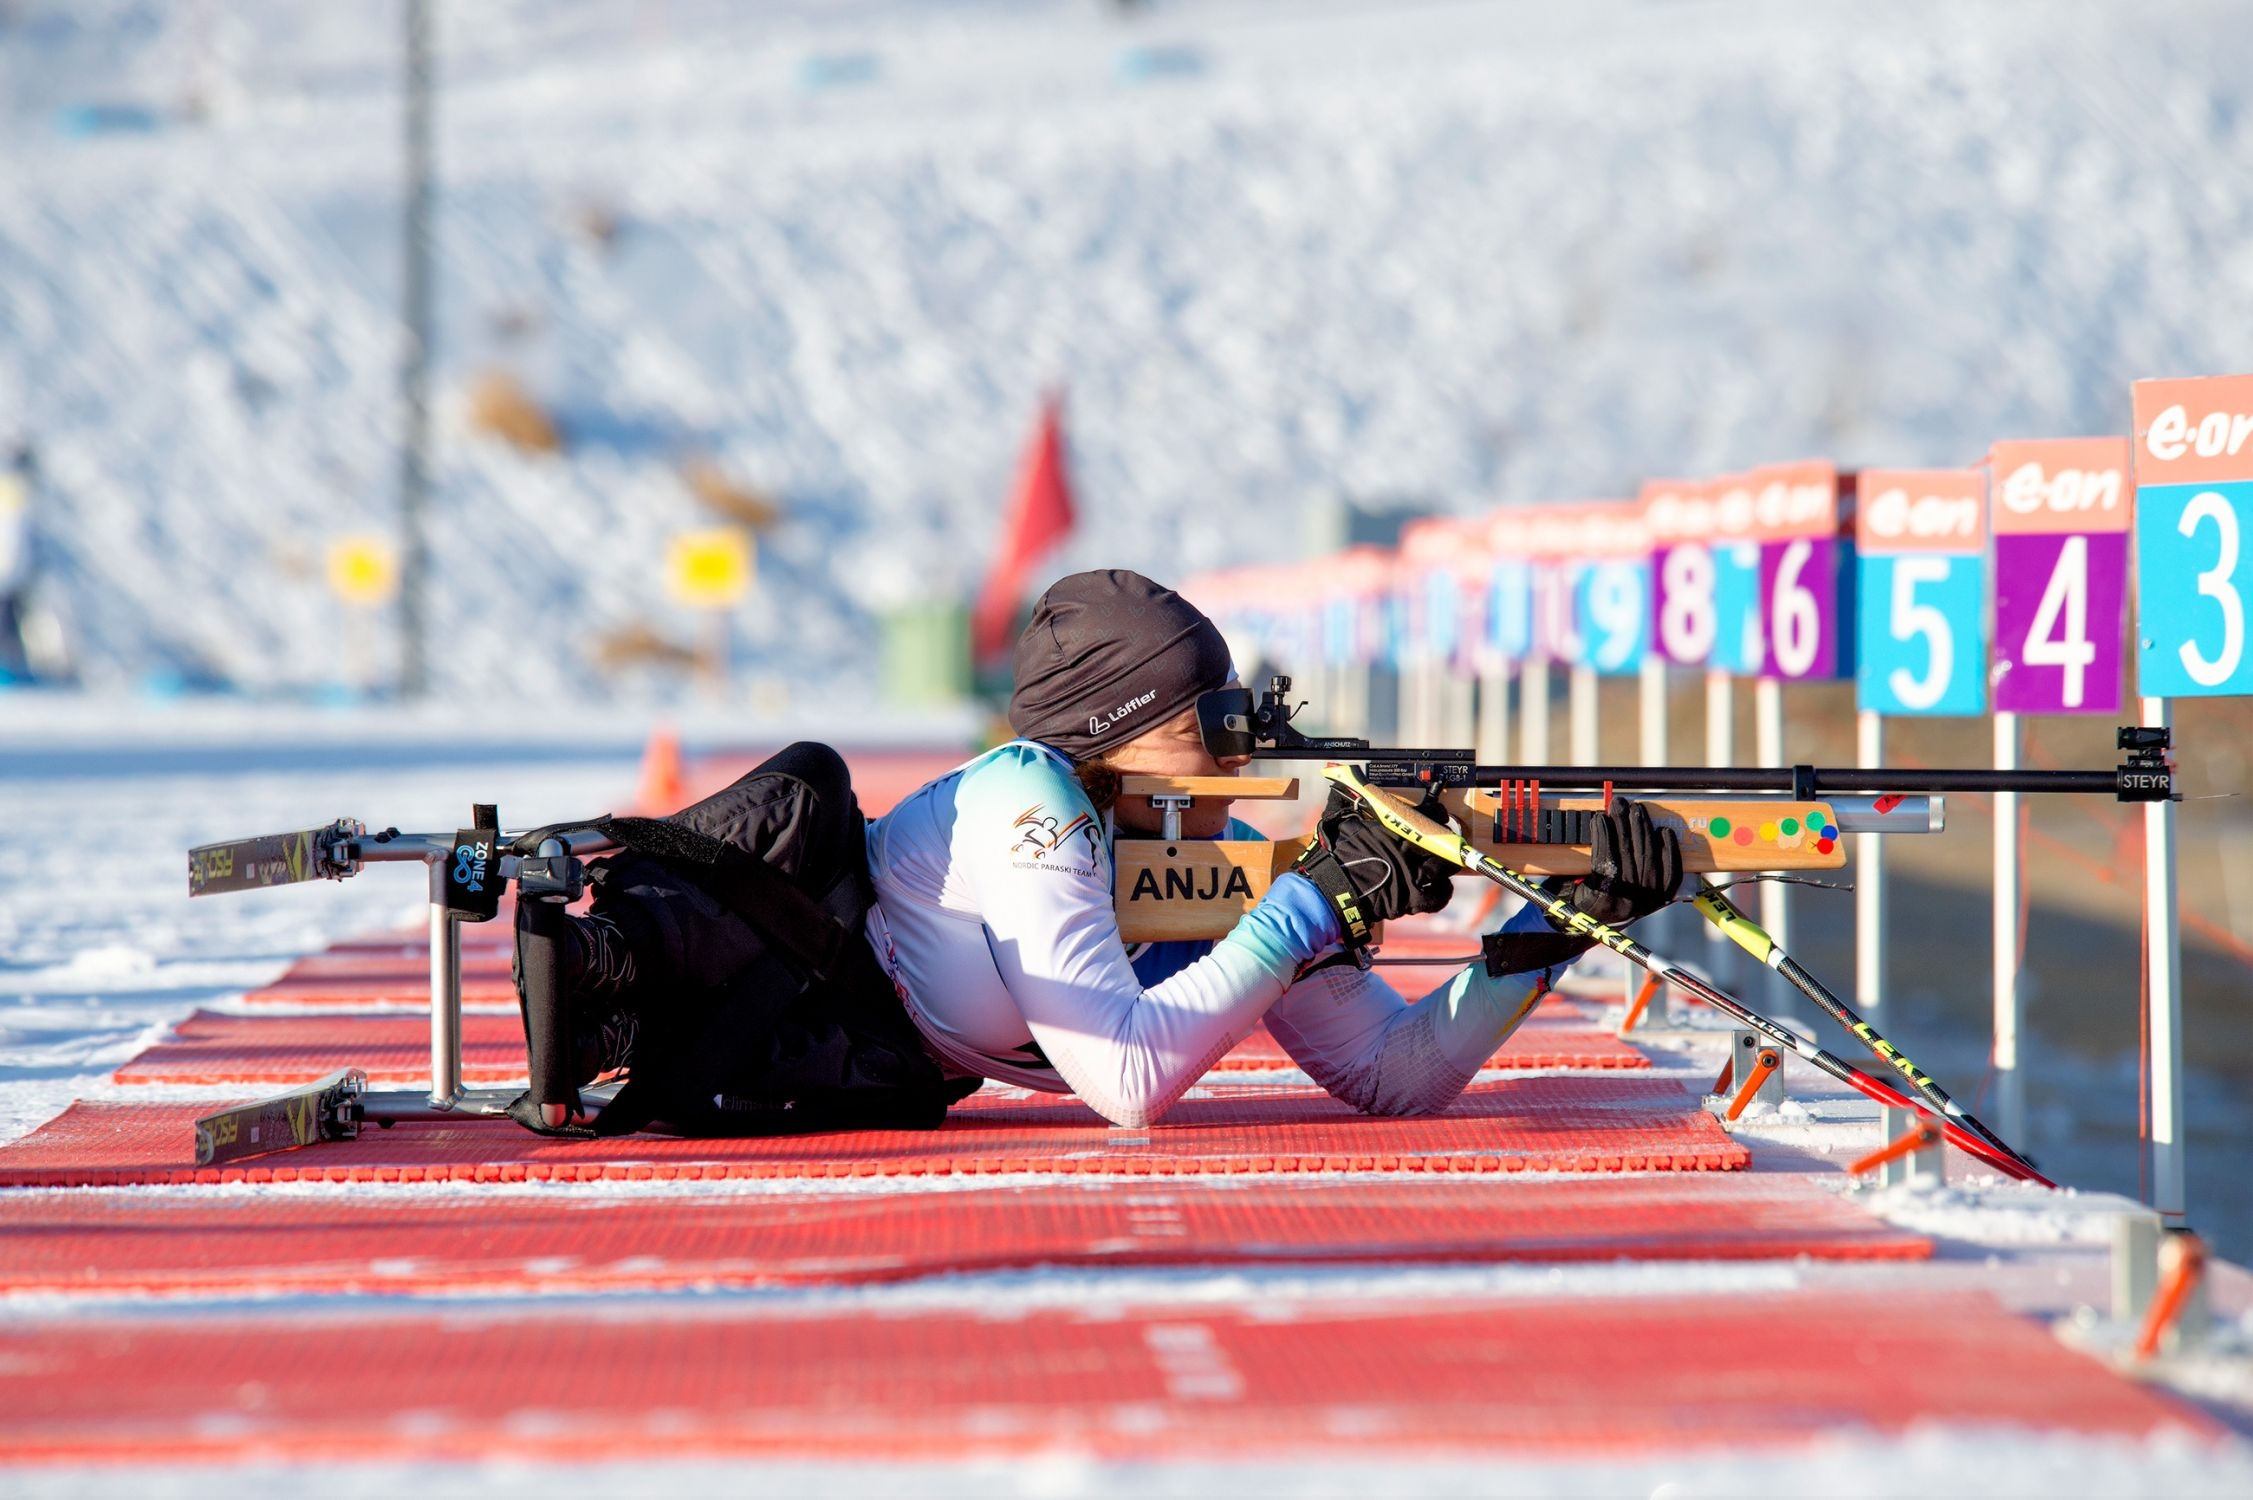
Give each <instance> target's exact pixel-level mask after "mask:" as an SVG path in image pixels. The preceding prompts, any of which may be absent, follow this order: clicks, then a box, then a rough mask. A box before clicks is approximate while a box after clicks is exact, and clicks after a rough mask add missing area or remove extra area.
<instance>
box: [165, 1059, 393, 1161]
mask: <svg viewBox="0 0 2253 1500" xmlns="http://www.w3.org/2000/svg"><path fill="white" fill-rule="evenodd" d="M367 1086H368V1075H367V1074H365V1073H363V1072H361V1071H360V1070H359V1069H358V1068H340V1069H338V1070H337V1071H336V1072H334V1073H331V1074H329V1076H328V1077H326V1078H323V1079H322V1080H320V1082H318V1083H309V1084H307V1085H305V1087H303V1088H301V1089H297V1090H295V1091H294V1092H291V1093H287V1094H278V1095H276V1096H275V1097H273V1098H271V1099H258V1100H254V1101H252V1102H251V1103H249V1104H238V1105H236V1106H235V1107H234V1108H232V1109H223V1110H221V1111H219V1113H217V1114H215V1115H205V1116H204V1117H203V1118H202V1119H200V1120H198V1121H196V1165H197V1166H199V1167H209V1166H215V1165H217V1164H218V1163H220V1162H227V1161H235V1160H237V1159H239V1158H241V1157H245V1156H258V1155H261V1154H263V1153H265V1152H268V1151H286V1150H288V1149H289V1148H291V1147H292V1146H310V1145H312V1144H313V1143H314V1142H315V1141H349V1140H352V1139H354V1138H355V1137H357V1136H358V1135H359V1134H360V1105H359V1100H360V1094H361V1091H362V1090H364V1089H366V1088H367Z"/></svg>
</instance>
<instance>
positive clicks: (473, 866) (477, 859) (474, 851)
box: [454, 839, 493, 891]
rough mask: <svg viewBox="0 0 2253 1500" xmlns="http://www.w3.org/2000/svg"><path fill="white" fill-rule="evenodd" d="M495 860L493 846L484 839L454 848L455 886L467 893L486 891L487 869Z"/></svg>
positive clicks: (457, 845)
mask: <svg viewBox="0 0 2253 1500" xmlns="http://www.w3.org/2000/svg"><path fill="white" fill-rule="evenodd" d="M492 858H493V846H492V845H491V844H489V843H486V842H485V841H484V840H483V839H480V840H478V841H477V842H476V843H474V844H456V845H455V846H454V884H456V885H458V886H460V887H461V888H462V889H463V890H465V891H483V890H484V889H485V869H486V866H487V864H488V863H490V862H491V860H492Z"/></svg>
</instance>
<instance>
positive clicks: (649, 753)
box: [634, 724, 686, 817]
mask: <svg viewBox="0 0 2253 1500" xmlns="http://www.w3.org/2000/svg"><path fill="white" fill-rule="evenodd" d="M685 795H686V794H685V793H684V792H683V790H682V778H681V739H680V736H679V735H677V734H675V733H674V732H673V731H672V729H671V728H669V727H667V726H666V725H663V724H660V725H658V726H657V727H656V728H655V729H652V730H651V731H650V732H649V743H648V745H647V746H645V747H644V748H643V750H642V756H641V786H640V788H639V789H638V790H636V791H635V793H634V802H635V805H636V807H635V810H636V811H638V812H643V813H647V814H648V815H649V816H651V817H657V816H659V815H661V814H664V813H669V812H671V811H673V809H675V808H677V807H679V806H680V805H681V801H682V799H683V797H684V796H685Z"/></svg>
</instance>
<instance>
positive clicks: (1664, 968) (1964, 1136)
mask: <svg viewBox="0 0 2253 1500" xmlns="http://www.w3.org/2000/svg"><path fill="white" fill-rule="evenodd" d="M1322 774H1323V776H1324V777H1325V778H1326V779H1327V780H1329V781H1331V782H1332V783H1334V784H1335V785H1337V786H1339V787H1342V788H1344V789H1345V790H1346V791H1347V792H1348V793H1349V794H1351V795H1352V796H1353V798H1354V799H1355V801H1357V802H1358V803H1359V804H1360V805H1361V806H1363V807H1365V808H1367V809H1368V810H1369V813H1370V815H1371V816H1373V817H1375V818H1376V819H1377V820H1378V821H1379V822H1381V823H1383V824H1384V825H1385V827H1386V828H1387V829H1389V830H1390V831H1391V832H1392V833H1393V834H1394V836H1396V837H1398V838H1400V839H1403V840H1405V841H1407V842H1408V843H1411V844H1414V845H1416V846H1417V847H1418V848H1420V849H1424V850H1426V851H1428V852H1430V853H1432V854H1436V855H1438V856H1439V857H1440V858H1442V859H1444V860H1447V861H1448V862H1449V863H1451V864H1457V865H1460V866H1462V867H1463V868H1464V869H1466V870H1468V871H1470V872H1471V873H1473V874H1475V875H1483V876H1485V877H1486V878H1487V879H1488V880H1491V881H1493V882H1494V883H1495V884H1497V885H1499V886H1501V887H1502V888H1503V889H1504V890H1506V891H1509V892H1511V893H1512V894H1513V895H1516V896H1520V897H1523V898H1524V899H1525V900H1526V901H1528V902H1530V903H1531V904H1532V905H1533V906H1534V907H1535V908H1536V909H1538V910H1539V911H1541V912H1542V913H1543V914H1544V915H1546V916H1548V917H1550V918H1551V919H1552V920H1553V921H1555V922H1557V923H1559V924H1561V925H1562V926H1563V927H1564V928H1565V929H1566V930H1568V931H1570V932H1571V933H1573V934H1575V935H1577V936H1580V937H1585V938H1588V939H1590V940H1591V941H1593V942H1597V943H1601V944H1602V945H1603V946H1605V947H1606V948H1609V949H1611V950H1612V951H1613V952H1614V953H1617V954H1618V955H1619V956H1620V957H1622V958H1624V959H1626V960H1627V961H1628V962H1629V963H1632V964H1634V965H1635V966H1636V967H1637V968H1640V969H1643V970H1645V971H1646V972H1648V973H1651V974H1654V975H1656V976H1657V977H1658V978H1659V979H1660V980H1661V981H1663V982H1665V983H1667V984H1671V985H1673V986H1675V987H1676V988H1678V989H1680V990H1681V991H1683V993H1685V994H1688V995H1692V996H1695V997H1696V998H1697V999H1700V1000H1703V1001H1704V1002H1705V1003H1706V1004H1707V1005H1710V1006H1711V1007H1713V1008H1714V1009H1715V1010H1717V1011H1720V1012H1721V1013H1722V1014H1723V1015H1726V1016H1728V1017H1729V1018H1730V1019H1732V1020H1734V1021H1736V1022H1738V1023H1739V1024H1740V1025H1743V1026H1745V1027H1747V1028H1748V1029H1750V1030H1753V1031H1757V1032H1758V1033H1760V1034H1761V1035H1762V1036H1764V1037H1766V1038H1768V1040H1770V1041H1772V1042H1774V1043H1776V1044H1777V1045H1778V1046H1780V1047H1783V1048H1785V1049H1787V1050H1788V1051H1790V1052H1792V1053H1794V1054H1795V1055H1797V1056H1798V1057H1800V1058H1801V1059H1802V1060H1804V1061H1806V1062H1808V1063H1809V1064H1811V1065H1813V1066H1814V1067H1815V1068H1817V1069H1818V1070H1820V1071H1821V1072H1823V1073H1826V1074H1828V1075H1829V1076H1831V1077H1832V1078H1835V1079H1837V1080H1838V1081H1839V1082H1841V1083H1844V1084H1846V1085H1847V1086H1849V1087H1850V1088H1853V1089H1856V1090H1858V1091H1860V1092H1861V1093H1863V1094H1866V1095H1868V1096H1869V1097H1870V1098H1872V1099H1875V1100H1877V1101H1878V1102H1879V1103H1880V1104H1886V1105H1890V1106H1892V1107H1893V1108H1895V1109H1905V1110H1908V1111H1910V1112H1911V1113H1913V1114H1917V1115H1921V1116H1924V1117H1926V1118H1928V1119H1931V1120H1932V1121H1933V1122H1934V1123H1935V1124H1936V1125H1938V1126H1939V1127H1940V1130H1941V1133H1942V1135H1943V1136H1945V1137H1946V1139H1947V1140H1948V1142H1949V1143H1950V1144H1951V1145H1954V1146H1956V1147H1957V1148H1959V1149H1960V1150H1962V1151H1964V1152H1965V1153H1966V1154H1967V1155H1970V1156H1973V1157H1976V1158H1978V1159H1979V1160H1980V1161H1983V1162H1985V1163H1987V1164H1988V1165H1990V1166H1992V1167H1995V1168H1996V1169H1997V1170H1999V1171H2002V1172H2004V1173H2007V1174H2008V1175H2010V1176H2012V1177H2016V1178H2019V1179H2021V1180H2023V1181H2028V1182H2037V1183H2040V1184H2041V1185H2042V1186H2044V1187H2050V1188H2054V1187H2056V1186H2057V1184H2056V1183H2054V1182H2052V1181H2050V1180H2049V1179H2048V1178H2047V1177H2044V1176H2043V1175H2042V1174H2041V1172H2040V1170H2039V1169H2037V1168H2036V1167H2035V1166H2034V1164H2033V1163H2031V1162H2029V1161H2027V1160H2026V1159H2025V1158H2023V1157H2021V1156H2019V1155H2018V1153H2017V1152H2015V1151H2012V1150H2010V1149H2009V1148H2008V1147H2001V1148H1998V1147H1996V1146H1993V1145H1990V1144H1989V1143H1988V1142H1987V1141H1985V1140H1982V1139H1981V1138H1980V1137H1979V1136H1977V1135H1974V1134H1973V1133H1972V1132H1970V1131H1968V1130H1966V1129H1964V1128H1963V1127H1962V1126H1961V1125H1958V1124H1957V1123H1956V1122H1955V1121H1954V1120H1951V1119H1950V1118H1948V1117H1947V1116H1946V1115H1945V1114H1941V1113H1938V1112H1936V1111H1935V1110H1933V1109H1932V1108H1931V1107H1930V1106H1929V1105H1927V1104H1925V1103H1923V1102H1922V1101H1920V1100H1917V1099H1912V1098H1911V1097H1910V1096H1909V1095H1907V1094H1904V1093H1902V1092H1901V1091H1900V1090H1899V1089H1897V1088H1895V1087H1893V1086H1892V1085H1891V1084H1889V1083H1886V1082H1884V1081H1883V1080H1881V1079H1877V1078H1873V1077H1871V1076H1870V1075H1869V1074H1868V1073H1865V1072H1863V1071H1862V1070H1861V1069H1860V1068H1857V1067H1855V1066H1854V1065H1853V1064H1852V1063H1848V1062H1843V1061H1841V1060H1840V1059H1839V1058H1837V1057H1834V1056H1833V1055H1831V1054H1830V1053H1829V1052H1826V1051H1824V1050H1823V1049H1822V1048H1821V1047H1818V1046H1816V1045H1815V1044H1814V1043H1813V1042H1811V1041H1809V1040H1807V1039H1806V1038H1805V1037H1803V1036H1801V1035H1800V1034H1799V1033H1798V1032H1796V1031H1793V1030H1791V1029H1790V1028H1788V1027H1786V1026H1783V1025H1781V1024H1779V1023H1777V1022H1775V1021H1772V1020H1770V1019H1768V1018H1767V1017H1766V1016H1763V1015H1761V1014H1759V1013H1758V1012H1757V1011H1754V1010H1752V1009H1750V1008H1749V1007H1747V1006H1746V1005H1744V1004H1743V1003H1742V1002H1740V1001H1738V1000H1737V999H1736V998H1735V997H1733V996H1731V995H1728V994H1726V993H1724V992H1723V991H1721V990H1720V989H1717V988H1716V987H1714V986H1713V985H1711V984H1708V983H1707V982H1706V981H1705V980H1703V979H1701V978H1699V977H1698V976H1697V975H1696V974H1693V973H1692V972H1690V971H1689V970H1688V969H1685V968H1683V967H1682V966H1681V965H1680V964H1677V963H1675V962H1674V961H1673V960H1671V959H1668V958H1666V957H1664V956H1663V955H1661V954H1658V953H1655V952H1653V951H1652V950H1651V949H1649V948H1646V947H1645V946H1643V944H1641V943H1639V942H1637V941H1636V940H1635V939H1634V938H1631V937H1629V936H1628V935H1627V934H1626V933H1624V932H1621V931H1619V930H1618V929H1616V928H1613V927H1607V926H1605V925H1604V924H1603V923H1601V922H1598V921H1596V920H1595V919H1594V918H1592V917H1590V916H1589V915H1588V914H1587V913H1586V912H1583V911H1580V910H1578V909H1577V908H1575V907H1574V906H1573V905H1572V904H1571V903H1570V902H1568V901H1563V900H1560V899H1558V898H1557V897H1555V896H1552V895H1550V894H1549V893H1548V892H1546V891H1544V890H1542V889H1541V888H1540V887H1539V886H1537V885H1535V884H1533V882H1531V881H1529V880H1527V879H1526V878H1525V877H1524V876H1522V875H1520V874H1519V873H1518V872H1517V871H1515V870H1512V869H1511V868H1509V867H1508V866H1507V865H1504V864H1502V863H1501V862H1499V861H1497V860H1495V859H1492V858H1489V857H1488V856H1487V855H1486V854H1485V853H1484V852H1483V851H1481V850H1480V849H1479V848H1478V847H1477V846H1476V845H1475V844H1473V843H1472V842H1471V841H1470V840H1469V839H1467V838H1465V837H1464V836H1463V835H1461V834H1460V833H1457V832H1455V831H1454V830H1453V829H1451V828H1447V827H1443V826H1442V825H1440V824H1438V823H1434V822H1433V821H1432V820H1431V819H1429V818H1427V817H1425V816H1424V815H1423V814H1421V813H1419V812H1417V811H1416V810H1415V809H1413V808H1411V807H1408V806H1406V805H1404V804H1403V803H1401V802H1400V801H1399V800H1398V799H1397V798H1394V797H1392V796H1390V795H1389V794H1387V793H1385V792H1384V791H1382V790H1380V789H1378V788H1376V787H1373V786H1371V785H1369V783H1367V782H1366V781H1364V780H1362V779H1361V777H1360V776H1359V775H1358V774H1357V773H1356V772H1355V771H1354V769H1353V768H1352V767H1351V766H1345V765H1333V766H1327V767H1325V768H1324V769H1323V772H1322Z"/></svg>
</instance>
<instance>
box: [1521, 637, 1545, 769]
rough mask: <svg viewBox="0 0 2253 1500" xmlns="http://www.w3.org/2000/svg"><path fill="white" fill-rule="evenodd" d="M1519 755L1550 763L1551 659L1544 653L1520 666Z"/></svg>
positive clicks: (1535, 763) (1531, 763)
mask: <svg viewBox="0 0 2253 1500" xmlns="http://www.w3.org/2000/svg"><path fill="white" fill-rule="evenodd" d="M1518 759H1519V760H1520V761H1521V762H1523V763H1524V764H1526V765H1529V766H1545V765H1548V764H1549V663H1548V662H1546V661H1544V660H1543V659H1541V658H1540V657H1528V658H1527V659H1526V661H1525V664H1524V665H1523V666H1521V667H1519V668H1518Z"/></svg>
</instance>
